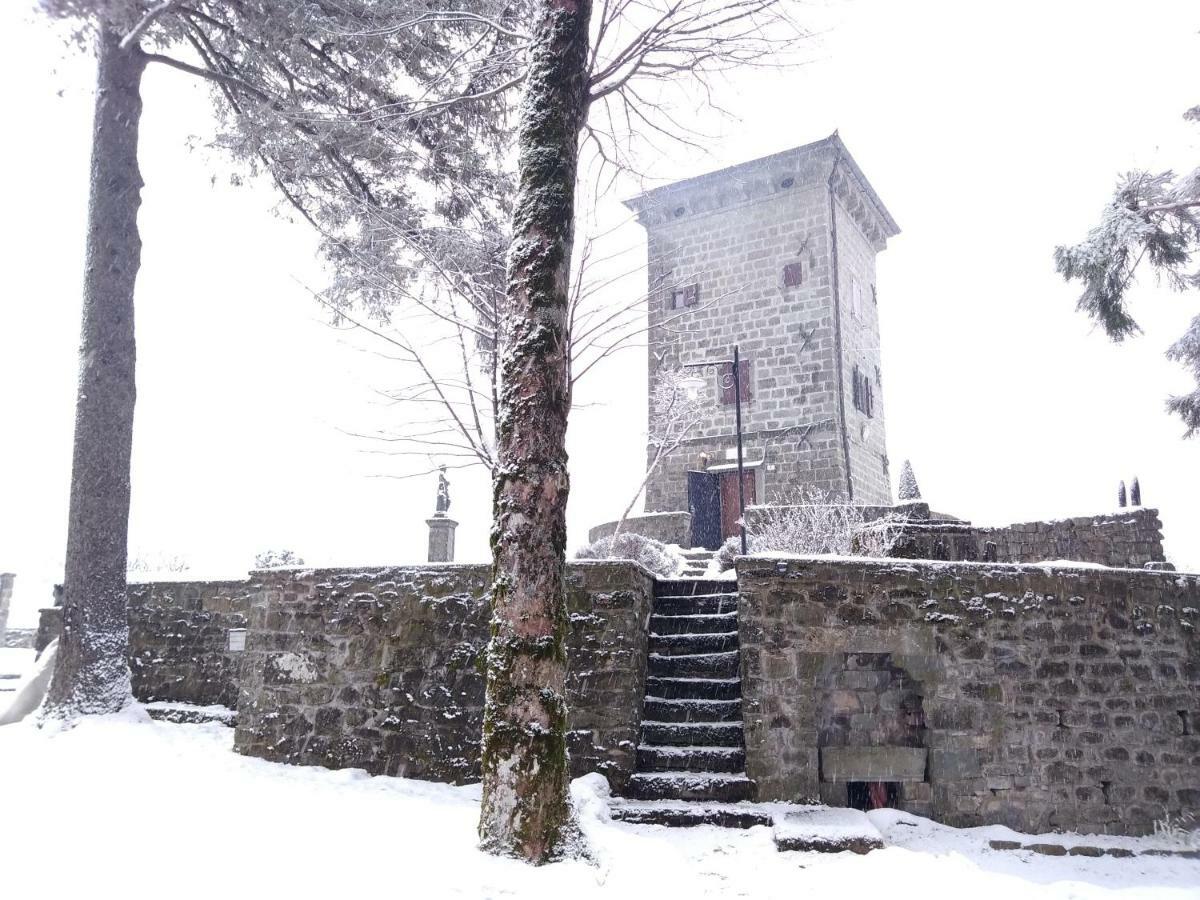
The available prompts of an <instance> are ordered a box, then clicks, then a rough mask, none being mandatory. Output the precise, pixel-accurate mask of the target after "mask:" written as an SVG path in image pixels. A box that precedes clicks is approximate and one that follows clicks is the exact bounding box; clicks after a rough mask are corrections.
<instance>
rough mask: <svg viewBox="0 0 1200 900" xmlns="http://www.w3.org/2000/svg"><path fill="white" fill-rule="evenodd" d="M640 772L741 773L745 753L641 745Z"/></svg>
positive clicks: (733, 749)
mask: <svg viewBox="0 0 1200 900" xmlns="http://www.w3.org/2000/svg"><path fill="white" fill-rule="evenodd" d="M637 765H638V771H639V772H730V773H732V772H744V771H745V769H746V751H745V750H744V749H742V748H741V747H670V746H657V745H654V744H640V745H639V746H638V749H637Z"/></svg>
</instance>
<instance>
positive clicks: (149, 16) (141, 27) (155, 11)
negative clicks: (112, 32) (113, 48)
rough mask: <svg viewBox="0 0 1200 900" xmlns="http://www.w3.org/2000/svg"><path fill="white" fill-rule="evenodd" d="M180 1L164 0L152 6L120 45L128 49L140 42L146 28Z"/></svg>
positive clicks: (123, 48)
mask: <svg viewBox="0 0 1200 900" xmlns="http://www.w3.org/2000/svg"><path fill="white" fill-rule="evenodd" d="M179 2H180V0H163V2H162V3H160V4H158V6H154V7H151V8H150V10H148V11H147V13H146V14H145V15H144V16H142V18H141V19H140V20H139V21H138V23H137V24H136V25H134V26H133V28H132V29H131V30H130V32H129V33H128V34H127V35H125V37H123V38H121V43H120V44H118V46H119V47H120V48H121V49H122V50H128V49H129V48H130V47H132V46H133V45H134V44H136V43H137V42H138V40H139V39H140V38H141V36H142V35H143V34H145V33H146V29H148V28H149V27H150V26H151V25H153V24H154V20H155V19H157V18H158V17H159V16H161V15H162V14H163V13H166V12H170V10H171V8H172V7H173V6H176V5H178V4H179Z"/></svg>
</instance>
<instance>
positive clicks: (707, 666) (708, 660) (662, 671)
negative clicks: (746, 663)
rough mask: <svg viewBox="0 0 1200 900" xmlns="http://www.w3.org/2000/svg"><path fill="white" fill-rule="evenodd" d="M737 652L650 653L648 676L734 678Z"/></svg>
mask: <svg viewBox="0 0 1200 900" xmlns="http://www.w3.org/2000/svg"><path fill="white" fill-rule="evenodd" d="M739 662H740V660H739V659H738V652H737V651H736V650H730V651H729V652H727V653H697V654H688V655H683V654H679V655H674V654H673V655H665V654H662V653H651V654H650V661H649V667H648V670H647V671H648V674H649V675H655V676H660V677H666V678H688V677H692V678H736V677H737V674H738V664H739Z"/></svg>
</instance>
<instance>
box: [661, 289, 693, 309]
mask: <svg viewBox="0 0 1200 900" xmlns="http://www.w3.org/2000/svg"><path fill="white" fill-rule="evenodd" d="M699 302H700V285H698V284H688V285H684V286H683V287H677V288H675V289H674V290H672V291H671V296H670V297H668V298H667V309H683V308H684V307H687V306H696V305H697V304H698V303H699Z"/></svg>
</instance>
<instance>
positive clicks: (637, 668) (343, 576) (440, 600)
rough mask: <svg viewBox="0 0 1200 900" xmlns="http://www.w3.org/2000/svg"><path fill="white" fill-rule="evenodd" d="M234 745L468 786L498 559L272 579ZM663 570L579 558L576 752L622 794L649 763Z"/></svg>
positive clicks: (572, 680)
mask: <svg viewBox="0 0 1200 900" xmlns="http://www.w3.org/2000/svg"><path fill="white" fill-rule="evenodd" d="M260 574H262V575H263V580H262V583H261V588H260V589H259V590H258V591H256V592H255V593H254V595H253V597H252V601H251V606H250V627H249V634H248V639H247V653H246V661H247V666H246V669H245V678H244V680H243V683H242V691H241V700H240V703H239V707H238V728H237V732H236V737H235V749H236V750H237V751H238V752H241V753H245V754H248V755H251V756H260V757H262V758H264V759H270V760H275V761H279V762H290V763H297V764H301V765H323V766H329V767H332V768H339V767H346V766H353V767H359V768H364V769H366V770H367V771H369V772H372V773H376V774H388V775H400V776H406V777H412V778H426V779H434V780H440V781H450V782H455V783H462V782H469V781H474V780H477V779H478V777H479V741H480V735H481V733H482V729H483V697H484V675H483V666H484V662H483V653H484V651H485V649H486V647H487V642H488V637H489V634H488V623H489V618H490V616H489V611H488V607H487V601H486V594H487V591H488V587H489V583H490V571H489V569H488V568H487V567H485V566H470V565H457V566H456V565H447V566H412V567H405V568H389V569H369V570H362V569H337V570H315V571H312V570H297V571H280V572H273V573H260ZM652 596H653V578H652V577H651V576H650V575H649V573H647V572H646V571H645V570H643V569H641V568H640V567H639V566H637V565H635V564H632V563H627V562H578V563H573V564H571V565H570V566H569V567H568V596H567V602H568V608H569V612H570V632H569V635H568V660H569V663H568V665H569V669H568V683H567V703H568V708H569V715H570V727H571V732H570V735H569V738H568V741H569V743H568V750H569V752H570V755H571V765H572V771H573V772H574V773H575V774H577V775H578V774H583V773H586V772H593V771H595V772H600V773H602V774H604V775H606V776H607V777H608V779H609V781H610V782H611V783H612V784H613V785H614V786H615V787H617V788H620V787H621V786H623V785H624V783H625V782H626V781H627V780H628V778H629V776H630V775H632V774H633V772H634V769H635V766H636V752H637V750H636V745H637V737H638V729H639V724H640V721H641V713H642V699H643V689H644V683H645V669H646V658H647V651H646V648H647V622H648V620H649V616H650V608H651V602H652Z"/></svg>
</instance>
